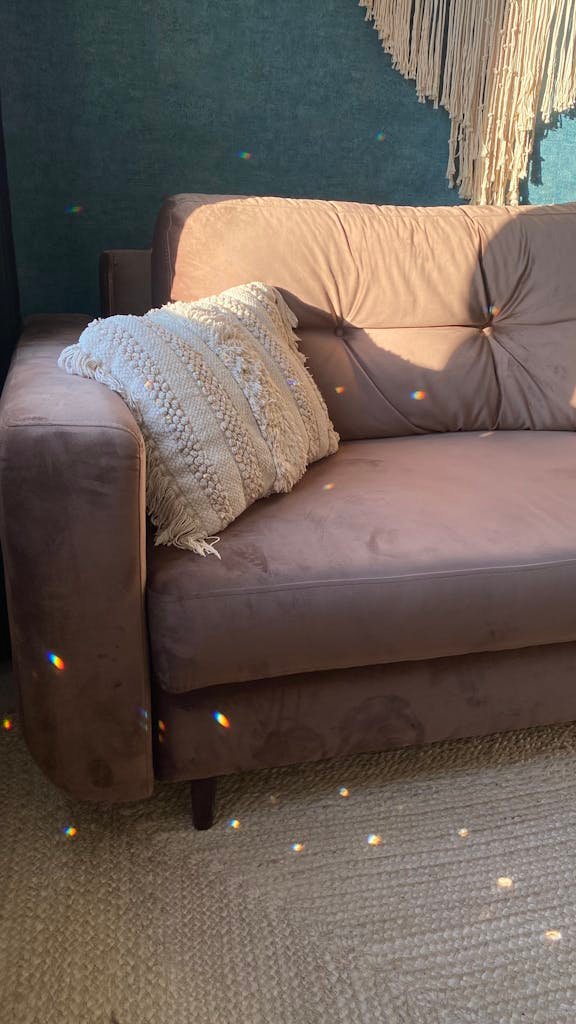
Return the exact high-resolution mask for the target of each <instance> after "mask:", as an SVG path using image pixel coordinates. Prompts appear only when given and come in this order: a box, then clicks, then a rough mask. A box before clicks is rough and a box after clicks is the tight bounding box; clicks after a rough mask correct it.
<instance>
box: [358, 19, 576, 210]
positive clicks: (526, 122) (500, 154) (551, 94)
mask: <svg viewBox="0 0 576 1024" xmlns="http://www.w3.org/2000/svg"><path fill="white" fill-rule="evenodd" d="M359 5H360V7H366V20H369V19H372V20H373V21H374V27H375V28H376V29H377V31H378V35H379V37H380V39H381V41H382V45H383V47H384V49H385V50H386V51H387V52H388V53H389V54H391V56H392V62H393V66H394V67H395V68H396V69H397V70H398V71H400V72H401V73H402V74H403V75H404V77H405V78H414V79H416V91H417V94H418V98H419V99H420V101H421V102H424V101H425V100H426V99H430V100H432V101H433V102H434V106H435V107H438V106H439V105H440V104H441V105H442V106H443V107H445V108H446V110H447V111H448V113H449V115H450V118H451V121H452V130H451V134H450V150H449V159H448V171H447V177H448V179H449V182H450V186H451V187H458V188H459V189H460V195H461V196H462V198H464V199H470V200H472V202H473V203H489V204H495V205H502V204H511V205H516V204H517V203H518V200H519V190H520V182H521V181H522V180H523V179H524V178H526V177H527V175H528V167H529V161H530V153H531V150H532V143H533V139H534V131H535V128H536V123H537V120H538V119H539V118H540V119H541V120H542V121H543V122H544V123H548V122H550V121H551V119H552V117H553V115H554V114H555V113H562V112H563V111H567V110H569V109H570V108H571V107H573V106H574V105H575V104H576V0H360V4H359Z"/></svg>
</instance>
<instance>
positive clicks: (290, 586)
mask: <svg viewBox="0 0 576 1024" xmlns="http://www.w3.org/2000/svg"><path fill="white" fill-rule="evenodd" d="M571 565H573V566H576V558H571V559H562V560H560V561H555V562H540V563H538V562H534V563H531V562H527V563H524V564H520V565H516V566H512V565H510V566H509V565H503V566H486V567H481V568H478V569H472V570H470V569H454V570H451V571H446V570H439V571H437V572H429V573H406V574H405V575H402V576H380V577H377V578H375V579H370V578H368V577H366V578H351V579H349V580H346V579H338V580H314V581H313V582H307V583H281V584H277V585H276V586H270V587H258V588H251V589H247V588H246V589H242V590H218V591H213V592H212V593H199V594H194V595H192V596H186V597H184V598H182V597H181V596H179V595H173V594H168V593H165V592H162V591H160V590H155V589H154V587H148V593H149V594H151V595H153V596H156V597H160V598H161V599H162V600H166V599H167V600H169V601H179V602H182V601H183V600H184V601H204V600H205V599H206V598H208V597H212V598H214V597H244V596H245V595H263V596H264V595H266V594H271V593H281V592H282V591H293V590H314V589H323V588H325V587H331V588H338V589H340V588H345V587H349V586H352V587H353V586H367V585H382V584H385V583H404V582H406V583H409V582H413V581H414V580H420V581H422V582H424V583H426V582H428V581H429V580H437V579H439V578H443V579H446V580H451V579H455V578H457V579H462V578H464V579H465V578H471V577H476V576H500V575H502V574H503V573H507V574H509V575H510V574H512V575H516V574H520V573H521V572H526V571H528V572H529V571H532V570H540V569H550V568H555V567H559V566H571Z"/></svg>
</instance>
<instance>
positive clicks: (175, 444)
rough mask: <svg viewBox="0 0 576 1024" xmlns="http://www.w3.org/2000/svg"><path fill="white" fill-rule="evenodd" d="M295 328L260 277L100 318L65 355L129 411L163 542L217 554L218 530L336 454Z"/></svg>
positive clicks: (65, 363)
mask: <svg viewBox="0 0 576 1024" xmlns="http://www.w3.org/2000/svg"><path fill="white" fill-rule="evenodd" d="M296 326H297V320H296V317H295V316H294V314H293V313H292V312H291V310H290V309H289V308H288V306H287V305H286V303H285V301H284V299H283V298H282V296H281V295H280V293H279V292H278V291H277V290H276V289H275V288H271V287H269V286H268V285H265V284H262V283H261V282H259V281H255V282H252V283H251V284H247V285H241V286H240V287H238V288H230V289H229V290H228V291H225V292H222V293H221V294H220V295H216V296H211V297H210V298H206V299H201V300H200V301H199V302H173V303H169V304H168V305H166V306H163V307H162V308H161V309H152V310H150V312H149V313H146V315H145V316H142V317H139V316H112V317H108V318H107V319H105V320H94V321H93V322H92V323H91V324H89V325H88V327H87V328H86V330H85V331H84V332H83V333H82V335H81V336H80V339H79V341H78V343H77V344H76V345H71V346H69V347H68V348H66V349H64V351H63V352H62V354H61V355H60V358H59V361H58V362H59V365H60V366H61V367H62V368H63V369H64V370H67V371H68V373H75V374H78V375H80V376H82V377H91V378H93V379H94V380H97V381H100V383H102V384H106V385H107V386H108V387H109V388H111V389H112V390H114V391H117V392H118V394H119V395H121V396H122V398H123V399H124V401H125V402H126V403H127V404H128V406H129V407H130V409H131V410H132V412H133V414H134V416H135V418H136V420H137V422H138V424H139V426H140V429H141V430H142V434H143V436H144V441H145V444H146V453H147V503H148V510H149V513H150V517H151V519H152V522H153V523H154V524H155V526H157V527H158V530H157V534H156V544H173V545H175V546H176V547H180V548H189V549H191V550H192V551H195V552H196V553H197V554H200V555H206V554H209V553H210V554H217V553H218V552H217V551H216V549H215V548H214V546H213V543H214V541H215V540H216V539H217V538H215V537H214V534H217V533H218V532H219V531H220V530H222V529H224V527H225V526H227V525H228V524H229V523H231V522H232V520H233V519H236V517H237V516H239V515H240V514H241V513H242V512H243V511H244V510H245V509H246V508H248V506H249V505H251V504H252V503H253V502H254V501H256V500H257V498H264V497H265V496H266V495H269V494H272V493H273V492H275V491H289V490H291V489H292V487H293V486H294V484H295V483H297V482H298V480H300V478H301V477H302V476H303V474H304V472H305V471H306V467H307V466H308V465H309V463H311V462H314V461H315V460H316V459H321V458H323V457H324V456H325V455H330V454H332V453H333V452H335V451H336V449H337V447H338V435H337V434H336V433H335V431H334V429H333V427H332V424H331V422H330V419H329V417H328V412H327V410H326V406H325V404H324V401H323V399H322V396H321V395H320V392H319V391H318V388H317V387H316V384H315V383H314V381H313V379H312V377H311V376H310V374H309V373H308V371H307V369H306V367H305V365H304V362H305V358H304V356H303V355H302V354H301V353H300V351H299V350H298V345H297V339H296V336H295V334H294V330H293V329H294V328H295V327H296Z"/></svg>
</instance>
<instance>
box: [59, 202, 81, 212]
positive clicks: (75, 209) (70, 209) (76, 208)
mask: <svg viewBox="0 0 576 1024" xmlns="http://www.w3.org/2000/svg"><path fill="white" fill-rule="evenodd" d="M64 212H65V213H84V207H83V206H78V205H77V204H76V205H70V206H67V207H66V210H65V211H64Z"/></svg>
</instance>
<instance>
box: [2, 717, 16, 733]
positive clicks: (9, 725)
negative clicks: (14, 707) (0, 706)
mask: <svg viewBox="0 0 576 1024" xmlns="http://www.w3.org/2000/svg"><path fill="white" fill-rule="evenodd" d="M2 728H3V729H4V732H11V731H12V729H13V728H14V723H13V721H12V719H11V718H8V716H6V717H5V718H3V719H2Z"/></svg>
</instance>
